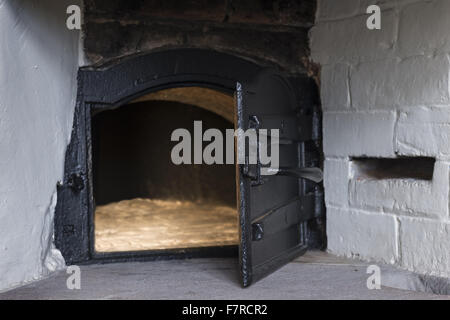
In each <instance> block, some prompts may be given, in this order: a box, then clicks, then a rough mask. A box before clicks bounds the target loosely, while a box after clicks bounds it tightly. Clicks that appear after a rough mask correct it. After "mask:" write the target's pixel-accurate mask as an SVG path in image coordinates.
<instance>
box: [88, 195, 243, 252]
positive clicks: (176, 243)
mask: <svg viewBox="0 0 450 320" xmlns="http://www.w3.org/2000/svg"><path fill="white" fill-rule="evenodd" d="M236 244H238V217H237V211H236V209H235V208H230V207H227V206H223V205H213V204H209V203H194V202H189V201H171V200H152V199H141V198H137V199H133V200H124V201H120V202H116V203H111V204H107V205H103V206H98V207H97V208H96V211H95V249H96V251H98V252H118V251H136V250H155V249H174V248H192V247H207V246H222V245H236Z"/></svg>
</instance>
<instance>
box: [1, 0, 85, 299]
mask: <svg viewBox="0 0 450 320" xmlns="http://www.w3.org/2000/svg"><path fill="white" fill-rule="evenodd" d="M79 2H80V1H78V0H39V1H29V0H0V290H5V289H7V288H11V287H14V286H17V285H20V284H23V283H24V282H28V281H31V280H35V279H38V278H40V277H42V276H45V275H46V274H47V273H48V272H50V271H52V270H55V269H57V268H61V267H63V266H64V261H63V259H62V257H61V255H60V254H59V252H58V251H57V250H55V249H53V244H52V235H53V214H54V207H55V203H56V194H55V191H56V184H57V181H58V180H61V179H62V175H63V165H64V153H65V149H66V146H67V144H68V142H69V138H70V132H71V127H72V118H73V110H74V106H75V97H76V72H77V68H78V43H79V32H77V31H69V30H68V29H67V28H66V24H65V22H66V8H67V6H68V5H70V4H79Z"/></svg>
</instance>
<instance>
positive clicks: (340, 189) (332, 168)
mask: <svg viewBox="0 0 450 320" xmlns="http://www.w3.org/2000/svg"><path fill="white" fill-rule="evenodd" d="M348 183H349V161H348V160H347V159H327V160H325V163H324V187H325V202H326V204H327V205H335V206H344V207H346V206H348Z"/></svg>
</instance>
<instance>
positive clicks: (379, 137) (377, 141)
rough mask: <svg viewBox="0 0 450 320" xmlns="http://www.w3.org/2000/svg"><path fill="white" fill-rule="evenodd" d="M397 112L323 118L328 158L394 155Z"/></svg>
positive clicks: (329, 114)
mask: <svg viewBox="0 0 450 320" xmlns="http://www.w3.org/2000/svg"><path fill="white" fill-rule="evenodd" d="M395 119H396V114H395V112H372V113H363V112H360V113H333V112H326V113H324V116H323V131H324V135H323V146H324V153H325V155H326V156H329V157H330V156H338V157H339V156H343V157H347V156H373V157H389V156H394V155H395V154H394V144H393V140H394V139H393V137H394V124H395Z"/></svg>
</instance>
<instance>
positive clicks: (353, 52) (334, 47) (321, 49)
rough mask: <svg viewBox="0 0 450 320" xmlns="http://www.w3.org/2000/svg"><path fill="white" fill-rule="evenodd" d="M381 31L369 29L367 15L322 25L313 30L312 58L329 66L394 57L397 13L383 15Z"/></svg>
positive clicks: (389, 12)
mask: <svg viewBox="0 0 450 320" xmlns="http://www.w3.org/2000/svg"><path fill="white" fill-rule="evenodd" d="M382 19H383V27H382V29H381V30H369V29H367V26H366V21H367V16H366V15H362V16H357V17H354V18H351V19H345V20H339V21H333V22H322V23H318V24H316V26H314V27H313V28H312V30H311V40H310V44H311V56H312V58H313V60H315V61H316V62H318V63H320V64H322V65H326V64H332V63H337V62H355V63H356V62H360V61H370V60H379V59H382V58H387V57H393V55H394V49H393V46H394V42H395V36H396V29H397V26H396V21H397V19H396V16H395V13H394V11H392V10H391V11H386V12H384V13H383V18H382Z"/></svg>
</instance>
